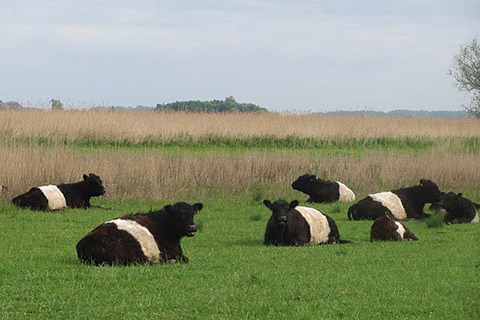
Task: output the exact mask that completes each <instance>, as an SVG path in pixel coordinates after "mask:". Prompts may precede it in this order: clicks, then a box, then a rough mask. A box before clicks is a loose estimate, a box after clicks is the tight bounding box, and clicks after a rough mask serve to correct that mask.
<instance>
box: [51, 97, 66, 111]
mask: <svg viewBox="0 0 480 320" xmlns="http://www.w3.org/2000/svg"><path fill="white" fill-rule="evenodd" d="M50 105H51V106H52V110H63V103H62V101H60V100H57V99H52V100H50Z"/></svg>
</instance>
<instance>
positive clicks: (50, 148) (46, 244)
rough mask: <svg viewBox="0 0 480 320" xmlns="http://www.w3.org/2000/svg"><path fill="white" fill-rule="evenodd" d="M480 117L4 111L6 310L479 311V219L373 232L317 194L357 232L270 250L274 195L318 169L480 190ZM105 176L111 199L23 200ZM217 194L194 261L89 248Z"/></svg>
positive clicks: (126, 313)
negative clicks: (100, 232)
mask: <svg viewBox="0 0 480 320" xmlns="http://www.w3.org/2000/svg"><path fill="white" fill-rule="evenodd" d="M479 157H480V122H478V121H473V120H419V119H379V118H361V117H360V118H348V117H346V118H336V117H313V116H306V115H303V116H295V115H208V114H200V115H195V114H154V115H151V114H148V115H147V114H143V113H134V112H80V111H74V112H22V111H1V112H0V163H1V164H2V165H1V166H0V179H1V180H0V184H3V185H6V186H8V191H5V192H2V194H1V195H0V199H1V200H2V202H1V203H0V234H1V239H2V240H1V242H2V245H1V246H0V259H1V261H2V263H1V265H0V269H1V272H0V278H1V282H0V292H2V299H1V300H0V315H1V318H3V319H18V318H33V319H92V318H95V319H118V318H122V319H158V318H162V319H313V318H316V319H385V318H389V319H423V318H432V319H478V318H480V307H479V306H478V301H479V298H480V282H479V280H478V279H479V273H480V258H479V257H480V254H479V253H480V252H479V247H478V243H479V242H478V241H479V225H478V224H475V225H473V224H468V225H453V226H445V225H444V226H440V227H437V228H428V227H427V225H426V224H425V223H424V222H413V221H408V222H406V223H405V224H406V225H407V226H408V228H409V229H410V230H411V231H412V232H413V233H414V234H415V235H417V236H418V237H419V238H420V241H416V242H403V243H370V242H369V241H368V240H369V232H370V226H371V224H372V222H371V221H348V220H347V210H348V207H349V205H350V204H351V203H345V204H325V205H318V204H313V205H311V206H313V207H315V208H317V209H319V210H320V211H322V212H324V213H326V214H329V215H330V216H331V217H332V218H334V219H335V221H336V222H337V224H338V227H339V230H340V233H341V235H342V238H344V239H348V240H352V241H353V243H352V244H342V245H322V246H310V247H298V248H296V247H266V246H264V245H263V244H262V241H263V234H264V231H265V225H266V221H267V220H268V218H269V214H270V211H269V210H268V209H267V208H266V207H264V205H263V204H262V203H261V202H262V200H263V199H266V198H268V199H271V200H275V199H278V198H280V197H281V198H285V199H287V200H291V199H297V200H299V201H300V202H301V204H303V205H304V204H305V203H304V201H305V200H306V198H307V196H306V195H304V194H301V193H299V192H297V191H294V190H292V189H291V188H290V183H291V182H292V181H293V180H294V179H295V178H296V177H297V176H298V175H300V174H303V173H305V172H311V173H315V174H317V175H318V176H323V177H325V178H329V179H332V180H340V181H342V182H345V183H346V184H347V185H348V186H349V187H351V188H352V189H353V190H354V191H355V192H356V194H357V199H360V198H363V197H364V196H366V195H367V194H368V193H370V192H374V191H378V190H389V189H393V188H398V187H402V186H407V185H413V184H417V183H418V180H419V179H420V178H430V179H432V180H433V181H435V182H437V183H438V185H439V186H440V188H441V189H442V190H445V191H449V190H455V191H459V192H460V191H462V192H463V193H464V195H465V196H467V197H469V198H471V199H473V200H476V201H479V200H480V171H479V170H478V168H479V166H478V163H479V161H478V159H479ZM89 172H94V173H97V174H98V175H100V176H101V177H102V179H103V180H104V184H105V187H106V188H107V194H106V195H105V196H104V197H102V198H95V199H92V204H96V205H101V206H103V207H108V208H111V210H102V209H97V208H93V209H89V210H81V209H68V210H65V211H60V212H34V211H30V210H19V209H17V208H15V207H14V206H13V205H11V204H10V203H9V202H8V201H9V199H11V197H12V196H13V195H17V194H19V193H21V192H25V191H27V190H28V188H29V187H31V186H36V185H42V184H47V183H60V182H74V181H78V180H79V179H80V177H81V175H82V174H83V173H89ZM180 200H183V201H187V202H190V203H194V202H202V203H203V204H204V209H203V210H202V211H201V213H200V214H199V215H198V216H197V217H196V218H195V220H196V222H197V224H198V226H199V228H200V232H199V233H198V234H197V235H196V236H195V237H193V238H184V239H183V240H182V246H183V249H184V253H185V255H187V256H188V257H189V258H190V263H189V264H187V265H182V264H167V265H143V266H129V267H93V266H86V265H83V264H81V263H80V262H79V261H78V259H77V258H76V252H75V244H76V243H77V242H78V240H79V239H80V238H81V237H83V236H84V235H85V234H86V233H87V232H88V231H90V230H92V229H93V228H94V227H96V226H97V225H99V224H100V223H102V222H104V221H107V220H110V219H112V218H115V217H117V216H120V215H123V214H128V213H135V212H146V211H148V210H150V209H160V208H161V207H163V205H165V204H171V203H174V202H176V201H180Z"/></svg>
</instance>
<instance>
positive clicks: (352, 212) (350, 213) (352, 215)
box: [348, 205, 356, 220]
mask: <svg viewBox="0 0 480 320" xmlns="http://www.w3.org/2000/svg"><path fill="white" fill-rule="evenodd" d="M355 211H356V209H355V205H353V206H351V207H350V208H348V220H352V219H353V220H355Z"/></svg>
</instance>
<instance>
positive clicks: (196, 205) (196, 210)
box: [193, 202, 203, 213]
mask: <svg viewBox="0 0 480 320" xmlns="http://www.w3.org/2000/svg"><path fill="white" fill-rule="evenodd" d="M202 208H203V204H201V203H200V202H197V203H195V204H194V205H193V209H195V213H198V212H200V210H202Z"/></svg>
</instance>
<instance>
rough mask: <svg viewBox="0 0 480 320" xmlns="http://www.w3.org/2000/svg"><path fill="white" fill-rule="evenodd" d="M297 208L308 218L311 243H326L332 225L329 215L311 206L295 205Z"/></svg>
mask: <svg viewBox="0 0 480 320" xmlns="http://www.w3.org/2000/svg"><path fill="white" fill-rule="evenodd" d="M295 210H297V211H298V212H300V214H301V215H302V216H303V217H304V218H305V220H307V222H308V225H309V226H310V242H309V243H311V244H318V243H325V242H327V241H328V235H329V234H330V226H329V225H328V220H327V217H326V216H325V215H324V214H322V213H321V212H320V211H318V210H317V209H314V208H309V207H301V206H299V207H295Z"/></svg>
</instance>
